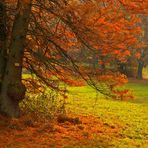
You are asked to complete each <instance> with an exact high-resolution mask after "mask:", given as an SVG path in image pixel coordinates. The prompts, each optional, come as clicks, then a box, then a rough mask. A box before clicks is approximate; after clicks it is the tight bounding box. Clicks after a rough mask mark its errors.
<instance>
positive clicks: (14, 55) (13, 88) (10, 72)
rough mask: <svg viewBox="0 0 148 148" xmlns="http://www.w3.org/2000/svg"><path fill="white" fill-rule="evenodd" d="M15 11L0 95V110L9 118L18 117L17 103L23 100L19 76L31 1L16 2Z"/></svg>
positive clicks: (22, 89) (21, 0) (23, 88)
mask: <svg viewBox="0 0 148 148" xmlns="http://www.w3.org/2000/svg"><path fill="white" fill-rule="evenodd" d="M17 9H18V10H17V14H16V16H15V19H14V23H13V28H12V36H11V43H10V53H9V55H8V60H7V64H6V68H5V75H4V78H3V81H2V86H1V94H0V104H1V106H0V107H1V109H0V110H1V112H2V113H4V114H6V115H7V116H10V117H19V114H20V109H19V102H20V100H22V99H24V96H25V91H26V88H25V86H24V85H23V84H22V82H21V75H22V62H23V55H24V48H25V39H26V34H27V29H28V22H29V16H30V12H31V0H18V5H17Z"/></svg>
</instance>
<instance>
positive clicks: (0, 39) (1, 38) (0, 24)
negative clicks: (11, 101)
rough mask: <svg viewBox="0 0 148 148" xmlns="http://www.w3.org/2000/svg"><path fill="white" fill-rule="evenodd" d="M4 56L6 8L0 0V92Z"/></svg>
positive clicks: (5, 54)
mask: <svg viewBox="0 0 148 148" xmlns="http://www.w3.org/2000/svg"><path fill="white" fill-rule="evenodd" d="M6 56H7V49H6V9H5V2H4V1H3V0H0V92H1V83H2V80H3V77H4V72H5V67H6Z"/></svg>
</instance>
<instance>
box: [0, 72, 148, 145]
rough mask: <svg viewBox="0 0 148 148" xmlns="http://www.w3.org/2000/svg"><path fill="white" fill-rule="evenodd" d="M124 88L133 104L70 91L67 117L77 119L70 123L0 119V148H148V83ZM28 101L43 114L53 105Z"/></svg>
mask: <svg viewBox="0 0 148 148" xmlns="http://www.w3.org/2000/svg"><path fill="white" fill-rule="evenodd" d="M23 77H24V78H28V77H30V76H29V75H24V76H23ZM124 87H125V88H128V89H130V90H132V91H133V93H134V95H135V99H134V100H129V101H119V100H112V99H109V98H105V97H104V96H102V95H101V94H99V93H97V92H96V91H95V90H93V89H92V88H91V87H89V86H82V87H69V93H68V98H66V110H67V115H68V116H70V117H74V119H75V117H77V118H76V120H73V119H72V120H69V121H70V122H68V121H66V122H62V123H60V122H56V121H51V120H50V119H40V120H38V119H36V115H35V114H34V113H33V114H32V113H31V114H27V115H25V116H22V117H21V119H20V120H11V121H10V120H9V121H8V119H3V118H2V119H1V121H0V141H1V142H0V147H2V148H3V147H4V146H6V147H10V148H17V147H20V148H28V147H33V148H34V147H35V148H48V147H50V148H147V147H148V80H147V79H145V80H135V79H130V80H129V82H128V84H127V85H125V86H124ZM29 95H30V94H29ZM30 97H31V98H32V100H31V102H30V101H29V105H31V107H35V109H43V108H42V107H45V108H44V109H43V110H42V113H44V114H45V113H49V112H48V111H47V110H48V108H49V106H51V103H52V102H49V100H48V98H46V97H45V98H43V96H39V98H37V97H36V96H35V95H33V96H31V95H30ZM48 97H49V96H48ZM51 101H53V100H51ZM36 107H37V108H36ZM52 107H53V106H52ZM0 118H1V117H0ZM70 119H71V118H70ZM77 119H80V121H81V122H78V124H77V123H76V122H75V121H78V120H77ZM71 121H72V122H71ZM3 137H6V139H4V138H3Z"/></svg>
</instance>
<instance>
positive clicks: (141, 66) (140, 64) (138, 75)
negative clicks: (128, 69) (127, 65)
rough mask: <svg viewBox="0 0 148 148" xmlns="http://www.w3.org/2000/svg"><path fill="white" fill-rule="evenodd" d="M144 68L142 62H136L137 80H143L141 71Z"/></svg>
mask: <svg viewBox="0 0 148 148" xmlns="http://www.w3.org/2000/svg"><path fill="white" fill-rule="evenodd" d="M143 67H144V62H143V61H140V60H139V61H138V70H137V79H143V75H142V71H143Z"/></svg>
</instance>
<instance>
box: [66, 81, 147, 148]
mask: <svg viewBox="0 0 148 148" xmlns="http://www.w3.org/2000/svg"><path fill="white" fill-rule="evenodd" d="M126 87H127V88H130V89H132V90H133V91H134V94H135V99H134V100H132V101H115V100H110V99H104V98H103V97H102V96H101V95H99V94H98V96H96V92H95V91H94V90H93V89H91V88H90V87H79V88H78V87H72V88H70V93H71V95H70V98H69V99H68V102H69V104H68V109H69V110H70V111H72V112H75V113H77V114H87V115H88V114H89V115H94V116H96V117H97V118H99V119H101V120H102V121H103V122H104V124H105V125H106V126H109V127H113V128H114V127H118V128H119V132H118V133H114V134H113V135H112V136H110V135H103V134H102V137H105V139H106V140H105V141H104V142H105V143H106V142H107V143H108V144H109V146H110V147H121V148H126V147H127V148H132V147H141V148H147V147H148V80H147V81H144V82H143V81H136V82H135V81H133V80H132V81H131V82H129V84H127V85H126ZM90 122H91V121H90Z"/></svg>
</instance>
